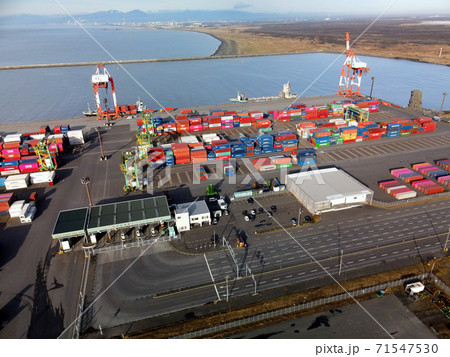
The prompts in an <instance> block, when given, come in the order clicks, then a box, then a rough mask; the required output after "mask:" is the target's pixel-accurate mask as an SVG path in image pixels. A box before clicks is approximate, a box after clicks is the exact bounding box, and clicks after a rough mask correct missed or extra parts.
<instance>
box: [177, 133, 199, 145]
mask: <svg viewBox="0 0 450 357" xmlns="http://www.w3.org/2000/svg"><path fill="white" fill-rule="evenodd" d="M180 143H185V144H196V143H198V139H197V138H196V137H195V136H193V135H189V136H182V137H181V138H180Z"/></svg>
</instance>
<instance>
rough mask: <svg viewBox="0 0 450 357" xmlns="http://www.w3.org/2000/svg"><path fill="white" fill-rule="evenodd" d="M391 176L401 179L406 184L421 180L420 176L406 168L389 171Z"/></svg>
mask: <svg viewBox="0 0 450 357" xmlns="http://www.w3.org/2000/svg"><path fill="white" fill-rule="evenodd" d="M391 175H392V176H394V177H397V178H399V179H401V180H402V181H404V182H406V183H410V182H412V181H415V180H422V179H423V176H422V175H419V174H418V173H417V172H414V171H413V170H410V169H407V168H401V169H395V170H391Z"/></svg>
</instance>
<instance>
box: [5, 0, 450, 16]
mask: <svg viewBox="0 0 450 357" xmlns="http://www.w3.org/2000/svg"><path fill="white" fill-rule="evenodd" d="M56 1H59V3H60V4H61V5H62V6H63V7H65V8H66V9H67V11H69V12H70V13H72V14H83V13H93V12H97V11H106V10H119V11H123V12H126V11H131V10H135V9H139V10H142V11H146V12H147V11H161V10H187V9H188V10H233V9H234V10H242V11H249V12H266V13H267V12H268V13H271V12H277V13H292V12H298V13H302V12H307V13H314V12H326V13H331V14H332V13H333V12H336V13H340V14H342V13H348V14H349V15H354V14H362V15H371V14H374V15H378V14H379V13H380V12H381V11H383V10H384V9H385V8H386V7H387V6H389V4H391V3H393V2H394V5H393V6H392V7H391V8H390V9H389V11H388V12H387V14H390V15H409V14H422V13H426V14H430V13H431V14H437V15H439V14H450V0H425V1H416V0H376V1H374V0H276V1H274V0H189V1H186V0H127V1H123V0H95V1H92V0H0V16H7V15H18V14H36V15H50V14H63V13H64V12H63V10H62V9H61V8H60V7H59V5H58V4H57V2H56ZM355 4H356V5H355Z"/></svg>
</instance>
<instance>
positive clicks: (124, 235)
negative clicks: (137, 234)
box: [120, 232, 128, 240]
mask: <svg viewBox="0 0 450 357" xmlns="http://www.w3.org/2000/svg"><path fill="white" fill-rule="evenodd" d="M127 238H128V236H127V235H126V234H125V233H123V232H122V233H120V239H122V240H125V239H127Z"/></svg>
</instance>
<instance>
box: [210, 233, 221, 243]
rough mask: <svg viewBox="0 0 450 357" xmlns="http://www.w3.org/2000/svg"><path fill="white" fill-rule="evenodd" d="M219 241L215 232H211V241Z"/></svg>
mask: <svg viewBox="0 0 450 357" xmlns="http://www.w3.org/2000/svg"><path fill="white" fill-rule="evenodd" d="M218 241H219V236H218V235H217V234H213V235H212V236H211V243H213V244H215V243H217V242H218Z"/></svg>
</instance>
